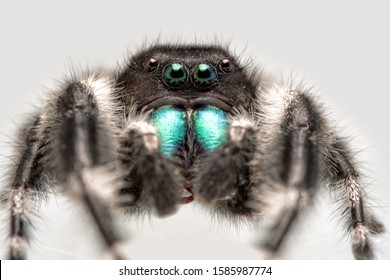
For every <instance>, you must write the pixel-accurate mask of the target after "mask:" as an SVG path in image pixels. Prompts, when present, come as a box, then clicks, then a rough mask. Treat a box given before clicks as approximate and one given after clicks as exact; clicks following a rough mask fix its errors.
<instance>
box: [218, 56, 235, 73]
mask: <svg viewBox="0 0 390 280" xmlns="http://www.w3.org/2000/svg"><path fill="white" fill-rule="evenodd" d="M219 69H221V70H222V72H224V73H230V72H232V71H233V63H232V62H231V61H230V60H229V59H227V58H224V59H222V60H221V61H220V62H219Z"/></svg>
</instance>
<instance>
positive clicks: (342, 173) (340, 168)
mask: <svg viewBox="0 0 390 280" xmlns="http://www.w3.org/2000/svg"><path fill="white" fill-rule="evenodd" d="M328 155H329V157H328V158H327V162H328V173H329V177H330V178H331V180H332V183H333V187H334V188H335V192H336V193H337V194H338V195H339V199H340V201H341V203H342V204H343V205H342V208H343V209H344V211H343V215H344V216H345V217H347V223H348V230H349V231H351V233H352V252H353V254H354V256H355V258H356V259H374V258H375V255H374V253H373V248H372V244H371V242H370V239H369V234H370V233H381V232H383V231H384V227H383V225H382V224H381V223H379V222H378V221H377V220H376V219H375V217H374V216H373V215H372V214H371V213H369V211H368V209H367V208H366V205H365V203H366V201H364V196H365V194H364V192H363V189H362V180H361V178H360V177H361V176H360V175H359V173H358V172H357V170H356V166H355V164H354V163H353V160H352V156H351V155H350V153H349V152H348V149H347V147H346V146H345V145H344V143H343V141H342V140H341V139H337V141H336V142H335V143H334V144H333V145H331V147H330V148H329V154H328ZM340 195H341V196H340Z"/></svg>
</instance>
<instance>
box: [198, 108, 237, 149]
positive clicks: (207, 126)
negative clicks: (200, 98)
mask: <svg viewBox="0 0 390 280" xmlns="http://www.w3.org/2000/svg"><path fill="white" fill-rule="evenodd" d="M193 122H194V130H195V135H196V139H197V140H198V142H199V143H200V145H201V146H202V147H203V148H204V149H205V150H207V151H213V150H214V149H215V148H217V147H218V146H220V145H221V144H223V143H225V142H226V140H227V131H228V126H229V123H228V117H227V114H226V113H225V112H224V111H222V110H221V109H219V108H217V107H214V106H207V107H204V108H201V109H197V110H196V111H195V112H194V114H193Z"/></svg>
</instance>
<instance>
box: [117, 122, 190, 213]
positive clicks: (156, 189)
mask: <svg viewBox="0 0 390 280" xmlns="http://www.w3.org/2000/svg"><path fill="white" fill-rule="evenodd" d="M120 145H121V146H120V149H119V159H120V161H121V163H122V168H123V169H124V170H126V174H127V176H126V178H125V180H126V181H127V184H126V185H125V186H124V187H123V189H122V195H126V194H130V195H132V196H133V197H134V198H135V200H136V201H135V202H134V203H133V204H134V205H139V206H141V205H140V204H139V203H138V202H141V204H145V205H146V207H151V208H152V209H155V210H156V212H157V214H158V215H159V216H166V215H170V214H172V213H174V212H175V211H176V209H177V206H178V204H179V203H180V199H181V197H180V191H179V189H180V187H181V186H183V179H182V175H181V171H180V169H179V168H178V167H176V166H175V164H174V163H173V162H171V161H170V160H169V159H168V158H166V157H165V156H163V154H162V153H161V152H160V144H159V140H158V138H157V131H156V128H155V127H154V126H153V125H151V124H149V123H148V122H146V121H130V122H129V124H128V125H127V127H126V129H125V132H124V134H123V136H122V139H121V143H120ZM138 200H139V201H138ZM145 205H143V207H145ZM129 206H131V205H129Z"/></svg>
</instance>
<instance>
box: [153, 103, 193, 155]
mask: <svg viewBox="0 0 390 280" xmlns="http://www.w3.org/2000/svg"><path fill="white" fill-rule="evenodd" d="M150 118H151V121H152V124H153V125H154V126H155V127H156V129H157V134H158V138H159V140H160V150H161V152H162V153H163V154H164V155H165V156H167V157H170V156H172V155H173V153H174V152H175V150H176V149H177V148H178V147H179V146H180V144H181V143H183V141H184V138H185V135H186V132H187V114H186V113H185V111H183V110H180V109H179V108H175V107H173V106H170V105H167V106H163V107H160V108H157V109H156V110H155V111H154V112H152V114H151V116H150Z"/></svg>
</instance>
